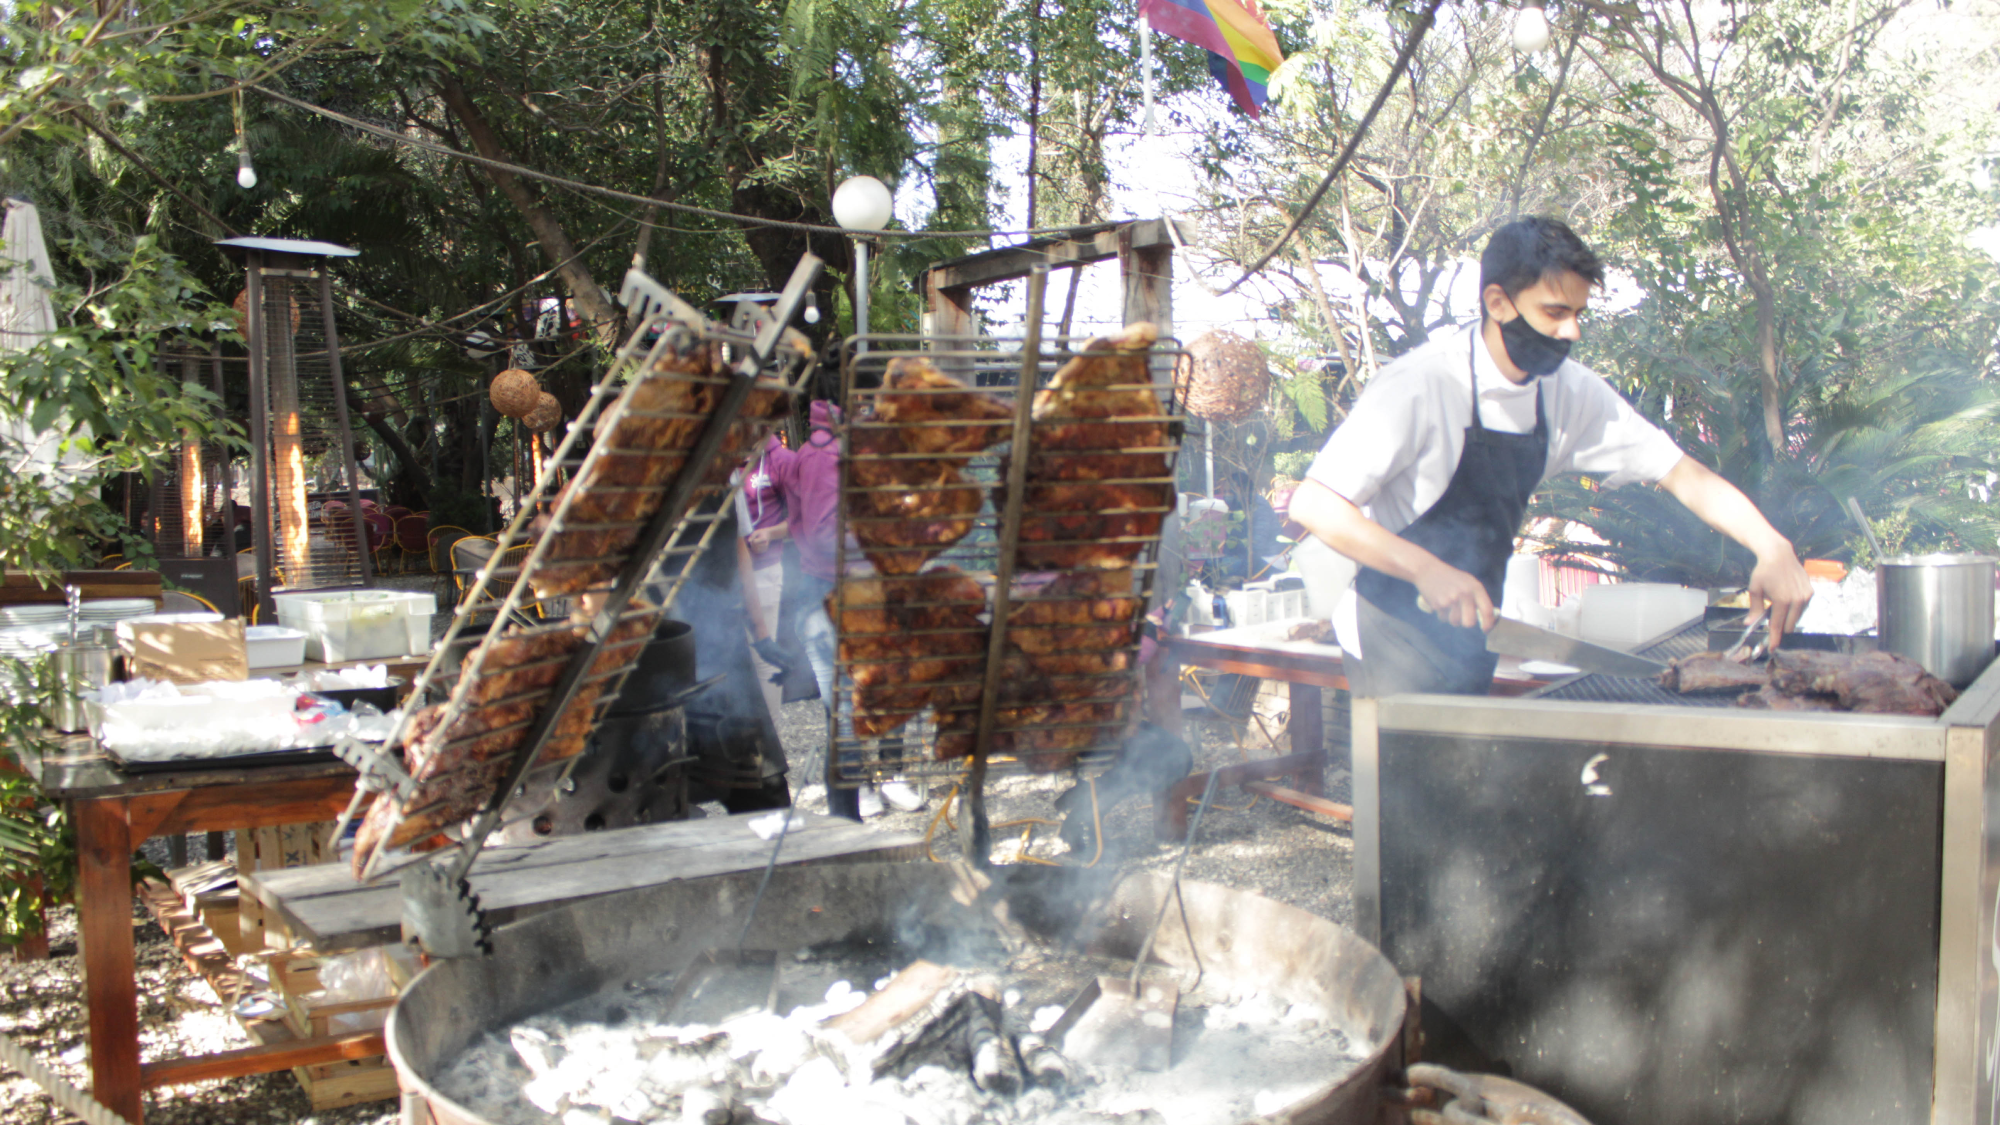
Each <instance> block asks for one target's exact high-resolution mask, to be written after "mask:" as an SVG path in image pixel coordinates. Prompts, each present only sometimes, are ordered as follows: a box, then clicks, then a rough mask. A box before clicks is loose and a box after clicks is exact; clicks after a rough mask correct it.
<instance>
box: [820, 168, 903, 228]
mask: <svg viewBox="0 0 2000 1125" xmlns="http://www.w3.org/2000/svg"><path fill="white" fill-rule="evenodd" d="M895 204H896V197H895V196H894V195H892V194H890V192H889V185H887V184H885V183H883V182H882V181H881V180H878V179H876V178H875V177H873V176H852V177H849V178H848V179H845V180H842V181H841V182H840V186H839V187H837V188H834V189H833V221H834V222H836V223H839V224H840V225H841V226H843V227H846V228H847V229H848V230H854V231H863V230H881V229H882V228H883V227H886V226H888V225H889V218H890V216H891V215H893V214H894V213H895Z"/></svg>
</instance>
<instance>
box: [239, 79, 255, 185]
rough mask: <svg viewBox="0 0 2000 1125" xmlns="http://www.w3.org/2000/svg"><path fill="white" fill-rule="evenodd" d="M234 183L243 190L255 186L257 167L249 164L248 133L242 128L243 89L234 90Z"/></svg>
mask: <svg viewBox="0 0 2000 1125" xmlns="http://www.w3.org/2000/svg"><path fill="white" fill-rule="evenodd" d="M234 100H235V102H236V185H237V186H238V187H240V188H242V189H243V190H244V191H249V190H250V189H251V188H253V187H256V186H257V169H256V168H254V167H252V166H251V164H250V134H249V133H248V132H247V131H245V130H244V128H243V91H241V90H238V91H236V94H235V98H234Z"/></svg>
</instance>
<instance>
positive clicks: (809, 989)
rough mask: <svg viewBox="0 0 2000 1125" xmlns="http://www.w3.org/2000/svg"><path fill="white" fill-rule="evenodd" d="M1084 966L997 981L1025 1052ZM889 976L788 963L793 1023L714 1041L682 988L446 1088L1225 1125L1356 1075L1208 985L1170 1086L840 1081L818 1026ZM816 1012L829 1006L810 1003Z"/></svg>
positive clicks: (598, 1123) (1189, 1019) (1077, 1068)
mask: <svg viewBox="0 0 2000 1125" xmlns="http://www.w3.org/2000/svg"><path fill="white" fill-rule="evenodd" d="M1080 960H1081V959H1078V958H1071V959H1069V962H1068V964H1067V971H1060V970H1057V969H1056V966H1058V965H1061V964H1063V962H1062V961H1061V960H1060V959H1055V958H1051V959H1048V960H1040V959H1037V960H1036V961H1035V964H1034V965H1033V966H1032V968H1033V972H1032V973H1030V974H1028V975H1026V976H1021V975H1020V974H1019V969H1020V967H1021V966H1019V965H1018V964H1017V965H1016V966H1015V967H1014V968H1015V972H1013V973H1010V972H1008V971H1007V970H1005V969H998V968H989V969H988V971H989V972H991V973H994V974H996V975H997V976H999V977H1000V978H1003V979H1005V984H1006V987H1005V989H1004V992H1003V993H1002V995H1004V996H1005V998H1006V999H1007V1000H1008V1001H1010V1002H1009V1003H1008V1004H1007V1005H1006V1008H1005V1019H1004V1024H1005V1027H1006V1030H1007V1032H1008V1033H1009V1034H1010V1035H1011V1036H1014V1037H1019V1036H1022V1035H1026V1034H1032V1033H1035V1032H1040V1031H1044V1030H1046V1029H1047V1028H1048V1026H1049V1025H1050V1024H1052V1023H1053V1022H1054V1021H1055V1019H1056V1017H1057V1016H1059V1015H1060V1014H1061V1012H1062V1007H1061V1004H1060V1003H1049V1002H1048V1001H1049V1000H1051V999H1052V998H1057V997H1062V996H1066V995H1068V994H1070V993H1072V992H1073V991H1074V989H1075V988H1076V987H1077V986H1079V985H1081V983H1082V982H1083V981H1085V980H1087V979H1088V978H1089V976H1090V975H1092V974H1094V973H1095V972H1098V971H1100V970H1101V969H1102V968H1103V967H1104V966H1103V965H1102V964H1097V965H1092V964H1081V963H1078V962H1079V961H1080ZM786 961H787V962H790V961H791V959H789V958H788V959H786ZM885 967H888V968H894V967H895V966H894V964H893V962H890V961H885V960H884V959H883V957H882V955H881V953H879V952H877V953H874V954H872V955H871V956H869V957H865V958H863V957H852V956H843V957H835V958H831V959H819V958H816V959H814V960H813V961H811V962H802V963H788V964H786V965H785V968H784V972H783V977H782V978H781V982H780V1003H779V1010H780V1011H783V1012H784V1013H785V1014H784V1015H783V1016H780V1015H778V1014H776V1013H773V1012H761V1013H756V1014H752V1015H746V1016H740V1017H737V1018H735V1019H731V1020H728V1021H725V1022H723V1023H720V1024H717V1025H713V1026H686V1025H680V1024H676V1023H675V1022H673V1021H672V1020H671V1018H669V1014H668V1012H667V1011H666V1010H665V1009H666V1004H667V1002H668V1000H669V997H670V995H671V991H672V990H671V983H672V982H671V978H657V979H655V980H651V981H646V982H641V983H639V984H637V985H634V986H628V987H627V988H626V989H625V990H624V991H623V992H621V993H619V994H617V995H615V996H608V997H606V996H600V997H593V998H590V999H587V1000H581V1001H578V1002H576V1003H573V1004H570V1005H567V1006H565V1007H563V1008H560V1009H556V1010H553V1011H550V1012H545V1013H542V1014H540V1015H537V1016H534V1017H531V1018H530V1019H528V1020H525V1021H523V1022H522V1023H520V1024H518V1025H516V1026H514V1027H513V1028H510V1029H509V1030H508V1032H507V1037H506V1038H505V1039H502V1038H500V1037H498V1036H494V1035H488V1036H485V1037H483V1038H482V1039H480V1040H478V1041H477V1042H475V1043H474V1044H472V1045H471V1046H470V1047H469V1048H468V1049H467V1050H466V1051H465V1052H464V1053H463V1054H462V1055H461V1056H460V1057H459V1058H458V1059H456V1060H455V1061H454V1062H453V1063H452V1065H451V1066H450V1067H448V1068H447V1069H446V1070H445V1071H443V1072H442V1073H441V1074H440V1075H439V1076H438V1078H437V1083H436V1084H437V1086H438V1089H439V1090H440V1092H442V1093H443V1094H444V1095H445V1096H447V1097H449V1098H451V1099H452V1100H453V1101H455V1102H457V1103H458V1104H460V1105H461V1106H464V1107H466V1108H467V1109H469V1110H472V1111H473V1112H474V1113H476V1114H477V1115H479V1116H481V1117H483V1118H485V1119H486V1120H488V1121H491V1122H494V1123H495V1125H548V1123H560V1125H623V1123H627V1122H638V1123H648V1125H650V1123H655V1122H665V1123H682V1122H685V1123H687V1125H726V1123H730V1122H734V1123H736V1125H745V1123H749V1122H759V1121H762V1122H771V1123H775V1125H851V1123H852V1122H857V1121H866V1122H869V1123H871V1125H975V1123H990V1125H1028V1123H1031V1122H1032V1123H1036V1125H1110V1123H1112V1122H1117V1121H1120V1120H1124V1121H1128V1122H1132V1121H1141V1120H1144V1121H1147V1122H1158V1123H1159V1125H1226V1123H1231V1122H1238V1121H1245V1120H1248V1119H1250V1118H1253V1117H1258V1116H1262V1115H1265V1114H1269V1113H1273V1112H1276V1111H1278V1110H1281V1109H1283V1108H1285V1107H1287V1106H1289V1105H1291V1104H1293V1103H1295V1102H1297V1101H1299V1100H1301V1099H1302V1098H1305V1097H1307V1096H1309V1095H1311V1094H1312V1093H1313V1092H1315V1091H1317V1090H1320V1089H1323V1088H1324V1087H1325V1086H1327V1085H1328V1084H1330V1083H1332V1082H1334V1081H1336V1080H1337V1079H1339V1078H1340V1077H1341V1076H1342V1075H1344V1074H1345V1073H1347V1072H1348V1071H1349V1070H1351V1069H1353V1068H1354V1067H1355V1066H1356V1065H1358V1063H1359V1061H1360V1060H1359V1059H1357V1058H1356V1057H1354V1055H1353V1047H1352V1045H1351V1044H1350V1043H1349V1041H1348V1040H1347V1038H1346V1036H1345V1035H1343V1034H1342V1033H1341V1031H1340V1030H1339V1029H1338V1028H1337V1027H1335V1026H1334V1023H1333V1021H1332V1020H1331V1019H1330V1018H1329V1017H1328V1015H1327V1013H1325V1012H1323V1011H1320V1010H1317V1009H1315V1008H1312V1007H1310V1006H1307V1005H1301V1004H1294V1003H1289V1002H1287V1001H1285V1000H1283V999H1282V998H1279V997H1276V996H1272V995H1270V994H1267V993H1262V992H1254V991H1253V992H1242V991H1237V992H1232V991H1230V986H1229V985H1228V984H1227V983H1226V982H1223V981H1220V980H1218V979H1216V978H1214V977H1210V978H1209V979H1208V980H1206V981H1204V982H1202V983H1201V985H1200V987H1199V988H1197V989H1196V990H1194V991H1192V992H1188V993H1186V994H1184V995H1183V996H1182V998H1181V1003H1180V1008H1179V1011H1178V1013H1177V1015H1176V1019H1175V1028H1174V1064H1173V1066H1172V1067H1171V1068H1170V1069H1169V1070H1167V1071H1166V1072H1164V1073H1154V1072H1147V1071H1135V1070H1128V1069H1125V1068H1103V1067H1096V1066H1090V1065H1086V1064H1083V1063H1080V1062H1077V1061H1075V1060H1070V1061H1069V1063H1068V1070H1069V1073H1070V1076H1071V1081H1070V1083H1069V1085H1068V1086H1067V1087H1066V1088H1060V1089H1058V1088H1049V1087H1044V1086H1039V1085H1031V1086H1029V1087H1028V1088H1027V1089H1025V1090H1023V1091H1022V1092H1020V1093H1019V1094H1018V1095H1015V1096H1013V1097H1004V1096H998V1095H995V1094H991V1093H988V1092H985V1091H982V1090H981V1089H979V1087H978V1086H976V1085H975V1084H974V1083H973V1081H972V1077H971V1075H970V1074H969V1073H968V1072H966V1071H965V1070H964V1069H963V1068H958V1067H951V1068H947V1067H945V1066H941V1065H932V1064H926V1065H921V1066H918V1067H917V1068H916V1069H915V1070H913V1071H911V1072H909V1074H908V1077H904V1078H897V1077H894V1076H892V1075H884V1076H883V1077H881V1078H878V1079H876V1080H875V1081H872V1082H868V1081H856V1080H855V1079H856V1078H865V1074H863V1075H855V1074H853V1073H852V1072H851V1071H850V1070H849V1068H848V1067H847V1066H846V1065H844V1061H843V1060H844V1059H845V1056H844V1055H843V1053H842V1050H841V1048H840V1046H839V1045H837V1044H836V1043H834V1042H832V1041H830V1040H828V1039H826V1038H824V1037H822V1035H821V1034H820V1033H819V1025H820V1024H821V1023H822V1022H823V1021H825V1020H828V1019H831V1018H832V1017H834V1016H836V1015H839V1014H841V1013H844V1012H846V1011H849V1010H851V1009H853V1008H854V1007H856V1006H857V1005H859V1004H860V1003H861V1002H862V1001H863V1000H864V999H865V998H866V995H867V994H866V993H865V992H863V991H861V989H860V988H857V987H856V985H855V983H854V982H855V981H863V982H869V981H872V982H875V983H876V984H877V985H878V986H879V985H886V984H887V983H888V980H889V978H890V977H891V976H893V975H894V974H893V973H884V972H883V971H882V970H883V969H884V968H885ZM1154 971H1155V972H1160V971H1164V970H1157V969H1156V970H1154ZM829 977H831V978H832V979H831V982H830V983H828V978H829ZM807 997H818V1000H817V1002H814V1003H810V1004H801V1003H798V1002H797V1001H798V1000H799V999H802V998H807ZM1031 1042H1032V1040H1031Z"/></svg>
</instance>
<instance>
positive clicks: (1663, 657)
mask: <svg viewBox="0 0 2000 1125" xmlns="http://www.w3.org/2000/svg"><path fill="white" fill-rule="evenodd" d="M1707 651H1708V628H1707V626H1705V625H1703V624H1702V622H1700V621H1699V620H1696V621H1690V622H1689V623H1688V624H1687V625H1686V627H1684V628H1682V629H1680V630H1679V631H1677V632H1674V633H1670V634H1668V635H1667V636H1665V637H1663V638H1661V639H1659V640H1657V641H1654V642H1653V643H1652V644H1650V645H1647V646H1646V647H1645V648H1642V649H1640V650H1639V651H1638V655H1640V656H1644V657H1646V658H1648V659H1651V660H1659V661H1667V660H1677V659H1679V658H1680V657H1683V656H1693V655H1695V654H1696V653H1701V652H1707ZM1737 694H1738V693H1736V692H1714V691H1708V692H1695V693H1693V694H1690V695H1682V694H1680V693H1679V692H1673V691H1668V690H1667V689H1666V688H1663V687H1661V686H1660V685H1659V684H1658V683H1657V682H1655V681H1654V680H1653V679H1651V678H1650V677H1648V678H1644V679H1627V678H1625V677H1622V676H1597V675H1578V676H1572V677H1570V678H1569V679H1566V680H1558V681H1556V682H1555V683H1553V684H1550V685H1549V686H1547V687H1545V688H1541V689H1538V690H1536V691H1532V692H1529V693H1528V694H1527V695H1526V696H1525V697H1524V698H1527V699H1561V700H1568V701H1570V702H1574V703H1659V704H1665V705H1667V706H1669V707H1734V706H1735V705H1736V696H1737Z"/></svg>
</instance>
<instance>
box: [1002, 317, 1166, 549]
mask: <svg viewBox="0 0 2000 1125" xmlns="http://www.w3.org/2000/svg"><path fill="white" fill-rule="evenodd" d="M1158 338H1159V333H1158V330H1157V329H1155V328H1154V327H1153V326H1152V325H1151V324H1146V323H1143V322H1142V323H1139V324H1132V325H1128V326H1127V327H1126V328H1125V330H1124V331H1123V332H1121V333H1119V334H1118V335H1116V336H1111V337H1100V338H1098V339H1095V340H1092V341H1090V342H1089V343H1088V344H1086V345H1085V347H1084V351H1083V352H1082V353H1079V354H1078V355H1077V356H1076V357H1075V358H1073V359H1071V360H1070V361H1069V362H1068V363H1065V364H1064V365H1063V366H1062V368H1061V369H1060V370H1058V371H1057V372H1056V374H1055V377H1054V378H1052V379H1051V380H1050V381H1049V385H1048V386H1047V387H1045V388H1043V389H1042V390H1041V391H1038V392H1037V393H1036V394H1035V402H1034V420H1035V431H1034V448H1033V450H1032V452H1031V454H1030V456H1029V458H1028V474H1027V479H1028V488H1027V492H1026V495H1025V496H1024V497H1023V502H1024V507H1023V512H1024V513H1025V514H1024V516H1023V518H1022V520H1021V540H1022V545H1021V548H1020V563H1021V565H1022V566H1024V567H1027V568H1029V569H1032V570H1068V569H1072V568H1077V567H1099V568H1119V567H1128V566H1130V565H1131V564H1132V560H1134V559H1136V558H1138V556H1139V553H1140V552H1141V551H1142V550H1143V549H1144V546H1145V545H1144V544H1143V543H1138V542H1132V543H1119V542H1104V540H1116V539H1121V538H1150V537H1152V536H1155V535H1158V534H1159V531H1160V524H1161V522H1162V520H1163V519H1164V518H1165V515H1166V509H1167V508H1168V507H1171V506H1172V504H1173V484H1172V482H1171V481H1167V480H1163V479H1158V478H1164V477H1165V476H1166V475H1167V456H1166V454H1165V453H1158V452H1139V453H1133V452H1121V451H1125V450H1133V449H1145V448H1148V447H1155V448H1156V447H1160V446H1164V445H1165V444H1166V443H1167V440H1168V434H1167V426H1166V423H1165V422H1162V421H1157V420H1156V419H1157V418H1158V416H1159V414H1160V399H1159V395H1158V393H1157V392H1156V391H1155V390H1154V389H1153V385H1152V374H1151V372H1150V371H1148V370H1147V357H1148V354H1149V351H1150V349H1151V348H1152V346H1153V343H1154V341H1156V340H1157V339H1158ZM1077 541H1080V542H1077ZM1044 544H1046V545H1044Z"/></svg>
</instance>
